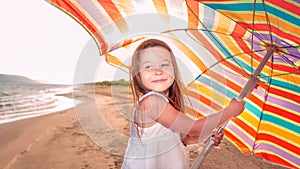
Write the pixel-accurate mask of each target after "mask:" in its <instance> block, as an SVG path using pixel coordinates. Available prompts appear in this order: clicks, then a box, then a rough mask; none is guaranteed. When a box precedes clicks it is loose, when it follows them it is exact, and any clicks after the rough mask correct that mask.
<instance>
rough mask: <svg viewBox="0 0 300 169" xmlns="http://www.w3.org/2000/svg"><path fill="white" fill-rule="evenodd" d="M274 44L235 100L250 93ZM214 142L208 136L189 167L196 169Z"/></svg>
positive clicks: (272, 51) (273, 49) (273, 48)
mask: <svg viewBox="0 0 300 169" xmlns="http://www.w3.org/2000/svg"><path fill="white" fill-rule="evenodd" d="M275 50H276V49H275V47H274V46H270V47H269V48H268V50H267V53H266V55H265V56H264V58H263V60H262V61H261V62H260V63H259V65H258V66H257V68H256V69H255V71H254V73H253V74H252V75H251V76H250V78H249V80H248V81H247V83H246V85H245V86H244V88H243V89H242V91H241V92H240V95H239V96H238V98H237V100H238V101H242V100H243V99H244V97H245V96H248V95H250V94H251V92H252V91H253V89H254V88H255V86H256V85H257V83H258V82H259V79H258V75H259V74H260V72H261V71H262V69H263V67H264V66H265V65H266V63H267V62H268V60H269V59H270V57H271V56H272V55H273V53H274V51H275ZM227 123H228V122H225V124H224V125H223V126H222V127H220V128H219V129H218V133H222V131H223V129H224V128H225V127H226V125H227ZM213 144H214V139H213V136H211V137H209V138H208V140H207V142H206V144H205V146H204V147H203V150H202V152H201V153H200V154H199V155H198V156H197V158H196V159H195V161H194V163H193V165H192V166H191V169H198V168H199V167H200V165H201V163H202V162H203V161H204V159H205V157H206V155H207V153H208V152H209V151H210V150H211V148H212V145H213Z"/></svg>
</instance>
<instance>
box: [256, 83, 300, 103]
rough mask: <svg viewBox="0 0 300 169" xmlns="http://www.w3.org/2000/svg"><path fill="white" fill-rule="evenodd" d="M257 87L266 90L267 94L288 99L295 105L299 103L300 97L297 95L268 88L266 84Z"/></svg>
mask: <svg viewBox="0 0 300 169" xmlns="http://www.w3.org/2000/svg"><path fill="white" fill-rule="evenodd" d="M259 86H261V87H262V88H264V89H265V90H267V91H268V92H269V93H272V94H275V95H278V96H281V97H284V98H289V99H290V100H293V101H295V102H296V103H300V95H299V93H296V94H294V93H290V92H286V91H284V90H279V89H276V88H273V87H270V86H269V85H268V84H266V83H260V84H259Z"/></svg>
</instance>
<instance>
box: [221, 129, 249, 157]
mask: <svg viewBox="0 0 300 169" xmlns="http://www.w3.org/2000/svg"><path fill="white" fill-rule="evenodd" d="M223 132H224V134H225V136H226V137H228V138H229V140H231V141H233V142H234V144H236V145H237V146H238V148H239V149H240V150H241V151H242V152H243V153H245V154H249V153H251V150H249V148H248V147H247V146H246V145H245V144H244V143H243V142H241V141H240V140H239V139H237V138H236V137H235V136H234V135H232V134H231V133H230V132H228V131H227V130H226V129H225V130H223Z"/></svg>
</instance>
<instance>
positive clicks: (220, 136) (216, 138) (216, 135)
mask: <svg viewBox="0 0 300 169" xmlns="http://www.w3.org/2000/svg"><path fill="white" fill-rule="evenodd" d="M223 136H224V134H223V133H222V132H221V133H218V131H217V130H214V131H213V138H214V145H215V146H218V145H219V144H220V143H221V141H222V140H223Z"/></svg>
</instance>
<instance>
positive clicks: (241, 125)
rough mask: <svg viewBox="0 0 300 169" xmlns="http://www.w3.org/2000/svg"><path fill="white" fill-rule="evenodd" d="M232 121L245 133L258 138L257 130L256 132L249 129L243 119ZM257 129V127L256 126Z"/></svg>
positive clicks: (233, 119)
mask: <svg viewBox="0 0 300 169" xmlns="http://www.w3.org/2000/svg"><path fill="white" fill-rule="evenodd" d="M231 121H233V122H234V123H236V124H237V125H238V126H239V127H241V128H242V129H243V130H244V131H245V132H247V133H248V134H250V135H251V136H252V137H253V138H255V137H256V134H257V133H256V130H254V129H253V128H251V127H249V125H248V124H246V122H243V121H242V120H241V119H239V118H231ZM255 127H257V126H255Z"/></svg>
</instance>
